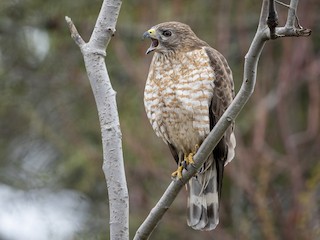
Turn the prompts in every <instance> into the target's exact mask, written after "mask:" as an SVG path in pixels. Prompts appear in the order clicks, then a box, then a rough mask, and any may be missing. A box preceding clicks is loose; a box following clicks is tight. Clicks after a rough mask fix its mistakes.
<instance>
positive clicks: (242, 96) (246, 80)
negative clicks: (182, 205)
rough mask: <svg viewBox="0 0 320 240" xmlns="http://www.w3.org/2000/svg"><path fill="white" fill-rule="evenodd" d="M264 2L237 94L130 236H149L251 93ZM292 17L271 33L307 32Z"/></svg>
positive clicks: (263, 37)
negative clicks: (177, 177)
mask: <svg viewBox="0 0 320 240" xmlns="http://www.w3.org/2000/svg"><path fill="white" fill-rule="evenodd" d="M272 2H273V1H272ZM268 3H269V0H263V4H262V9H261V14H260V20H259V25H258V29H257V32H256V34H255V37H254V39H253V41H252V43H251V46H250V48H249V50H248V53H247V54H246V56H245V63H244V75H243V83H242V85H241V88H240V90H239V92H238V94H237V95H236V97H235V99H234V100H233V102H232V103H231V105H230V106H229V107H228V109H227V110H226V112H225V113H224V114H223V116H222V117H221V118H220V120H219V121H218V123H217V124H216V125H215V127H214V128H213V129H212V131H211V132H210V134H209V135H208V137H207V138H206V139H205V141H204V142H203V143H202V144H201V146H200V148H199V150H198V151H197V154H196V155H195V156H194V161H195V164H194V165H189V166H188V168H187V171H186V170H184V171H183V177H182V179H180V180H175V181H172V182H171V183H170V185H169V187H168V188H167V190H166V191H165V193H164V194H163V196H162V197H161V199H160V200H159V202H158V203H157V204H156V206H155V207H154V208H153V209H152V210H151V212H150V213H149V215H148V216H147V218H146V219H145V221H144V222H143V223H142V225H141V226H140V228H139V229H138V230H137V232H136V235H135V237H134V240H141V239H148V238H149V236H150V235H151V233H152V231H153V230H154V228H155V227H156V226H157V224H158V222H159V220H160V219H161V218H162V216H163V215H164V214H165V212H166V211H167V210H168V208H169V207H170V205H171V204H172V202H173V201H174V199H175V198H176V196H177V195H178V193H179V191H180V190H181V188H182V187H183V186H184V184H185V183H187V182H188V180H189V179H190V178H191V177H192V176H194V174H195V173H196V172H197V170H198V169H199V168H200V167H201V166H202V164H203V163H204V162H205V160H206V159H207V158H208V156H209V155H210V154H211V152H212V151H213V149H214V148H215V146H216V145H217V144H218V142H219V141H220V139H221V138H222V136H223V134H224V132H225V131H226V130H227V128H228V127H229V126H230V124H231V123H232V122H234V121H235V119H236V117H237V116H238V114H239V113H240V111H241V110H242V108H243V107H244V105H245V104H246V102H247V101H248V99H249V98H250V96H251V95H252V93H253V91H254V86H255V83H256V75H257V74H256V73H257V65H258V60H259V58H260V54H261V52H262V49H263V47H264V44H265V42H266V41H267V40H270V39H271V38H272V36H271V35H272V34H271V33H270V30H269V28H268V26H267V23H266V20H267V16H268V13H269V8H268V6H269V5H268ZM297 4H298V0H291V3H290V6H291V7H292V8H293V9H294V13H295V12H296V8H297ZM294 17H295V14H292V10H289V13H288V21H287V23H288V22H289V23H288V24H286V26H285V27H282V28H278V27H275V29H274V31H275V35H276V36H283V37H287V36H296V37H299V36H309V35H310V33H311V31H310V30H309V29H300V28H299V29H296V28H295V26H294V24H291V21H292V18H294Z"/></svg>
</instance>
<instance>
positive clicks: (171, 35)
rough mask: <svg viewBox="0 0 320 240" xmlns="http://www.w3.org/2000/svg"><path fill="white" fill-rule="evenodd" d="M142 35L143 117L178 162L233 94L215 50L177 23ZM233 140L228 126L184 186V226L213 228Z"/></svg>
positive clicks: (198, 141) (199, 140) (227, 72)
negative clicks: (145, 61)
mask: <svg viewBox="0 0 320 240" xmlns="http://www.w3.org/2000/svg"><path fill="white" fill-rule="evenodd" d="M144 37H148V38H150V39H151V40H152V43H151V46H150V47H149V49H148V50H147V53H150V52H154V56H153V59H152V62H151V65H150V69H149V74H148V78H147V82H146V87H145V93H144V103H145V108H146V112H147V116H148V118H149V120H150V123H151V125H152V127H153V129H154V131H155V132H156V134H157V135H158V136H159V137H161V138H162V139H163V140H164V142H165V143H166V144H168V146H169V148H170V151H171V153H172V155H173V157H174V159H175V161H176V162H177V164H178V165H184V164H185V162H186V160H185V159H186V157H187V156H188V155H189V154H190V153H194V151H195V147H196V146H199V145H201V143H202V142H203V140H204V139H205V138H206V137H207V135H208V134H209V132H210V130H211V129H212V128H213V127H214V125H215V124H216V123H217V121H218V120H219V118H220V117H221V115H222V114H223V113H224V111H225V110H226V109H227V107H228V106H229V105H230V103H231V101H232V100H233V97H234V89H233V80H232V73H231V70H230V68H229V66H228V63H227V61H226V60H225V58H224V57H223V56H222V54H221V53H219V52H218V51H217V50H215V49H213V48H211V47H210V46H209V45H208V44H207V43H206V42H204V41H202V40H200V39H199V38H198V37H197V36H196V35H195V34H194V32H193V31H192V30H191V29H190V27H189V26H188V25H186V24H183V23H179V22H166V23H161V24H158V25H156V26H154V27H152V28H151V29H149V30H148V31H147V32H145V33H144ZM235 145H236V142H235V137H234V134H233V126H231V127H230V128H229V129H228V130H227V131H226V133H225V134H224V137H223V138H222V139H221V140H220V142H219V143H218V145H217V146H216V148H215V149H214V151H213V153H212V154H211V155H210V156H209V158H208V159H207V160H206V162H205V163H204V164H203V166H202V167H201V169H200V170H199V172H198V173H197V175H196V176H195V177H193V178H192V179H190V181H189V183H188V186H187V189H188V192H189V198H188V218H187V222H188V225H189V226H191V227H192V228H194V229H197V230H212V229H214V228H215V227H216V226H217V224H218V222H219V215H218V214H219V199H220V196H221V187H222V178H223V169H224V166H225V165H226V164H227V163H228V162H230V161H231V160H232V158H233V157H234V148H235Z"/></svg>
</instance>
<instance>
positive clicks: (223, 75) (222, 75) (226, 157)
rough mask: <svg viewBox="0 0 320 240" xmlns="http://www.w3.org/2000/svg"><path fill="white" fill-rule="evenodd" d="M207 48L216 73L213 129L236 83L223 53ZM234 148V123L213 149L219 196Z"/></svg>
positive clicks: (212, 112)
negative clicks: (224, 173) (224, 171)
mask: <svg viewBox="0 0 320 240" xmlns="http://www.w3.org/2000/svg"><path fill="white" fill-rule="evenodd" d="M205 50H206V53H207V55H208V57H209V60H210V65H211V67H212V70H213V71H214V73H215V79H214V89H213V93H214V94H213V97H212V99H211V106H210V108H209V117H210V130H212V128H213V127H214V126H215V125H216V123H217V122H218V120H219V119H220V117H221V116H222V114H223V113H224V112H225V111H226V109H227V108H228V106H229V105H230V104H231V102H232V100H233V98H234V84H233V78H232V72H231V69H230V67H229V65H228V63H227V61H226V59H225V58H224V57H223V55H222V54H221V53H219V52H218V51H217V50H215V49H213V48H211V47H206V48H205ZM234 148H235V137H234V134H233V125H232V126H230V127H229V128H228V129H227V131H226V133H225V134H224V136H223V137H222V139H221V140H220V142H219V143H218V144H217V146H216V147H215V149H214V150H213V157H214V160H215V162H216V167H217V182H218V193H219V198H220V197H221V188H222V178H223V170H224V166H225V164H227V163H228V162H229V161H231V160H232V158H233V157H234Z"/></svg>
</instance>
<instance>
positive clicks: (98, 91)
mask: <svg viewBox="0 0 320 240" xmlns="http://www.w3.org/2000/svg"><path fill="white" fill-rule="evenodd" d="M121 3H122V1H120V0H105V1H103V4H102V7H101V10H100V13H99V16H98V19H97V22H96V24H95V27H94V30H93V33H92V35H91V38H90V40H89V42H88V43H86V42H84V40H83V39H82V38H81V36H80V35H79V33H78V31H77V29H76V28H75V26H74V24H73V23H72V21H71V19H70V18H68V17H66V21H67V23H68V25H69V29H70V31H71V36H72V38H73V39H74V41H75V42H76V43H77V45H78V46H79V47H80V49H81V52H82V54H83V58H84V62H85V67H86V70H87V74H88V77H89V80H90V84H91V87H92V91H93V94H94V97H95V100H96V105H97V110H98V114H99V120H100V127H101V135H102V145H103V167H102V168H103V172H104V174H105V177H106V183H107V188H108V196H109V210H110V222H109V224H110V239H112V240H115V239H119V240H120V239H121V240H126V239H129V196H128V190H127V183H126V177H125V171H124V164H123V153H122V139H121V138H122V136H121V130H120V123H119V117H118V111H117V104H116V92H115V91H114V90H113V88H112V85H111V82H110V79H109V75H108V71H107V68H106V64H105V56H106V48H107V46H108V44H109V41H110V39H111V37H112V36H113V35H114V33H115V26H116V22H117V19H118V15H119V11H120V7H121ZM106 215H107V214H106Z"/></svg>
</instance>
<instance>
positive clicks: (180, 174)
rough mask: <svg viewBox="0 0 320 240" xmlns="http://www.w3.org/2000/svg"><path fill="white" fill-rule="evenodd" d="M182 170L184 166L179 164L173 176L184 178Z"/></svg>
mask: <svg viewBox="0 0 320 240" xmlns="http://www.w3.org/2000/svg"><path fill="white" fill-rule="evenodd" d="M182 170H183V167H182V166H179V167H178V169H177V170H176V171H174V172H173V173H172V174H171V176H172V177H178V179H180V178H182Z"/></svg>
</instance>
